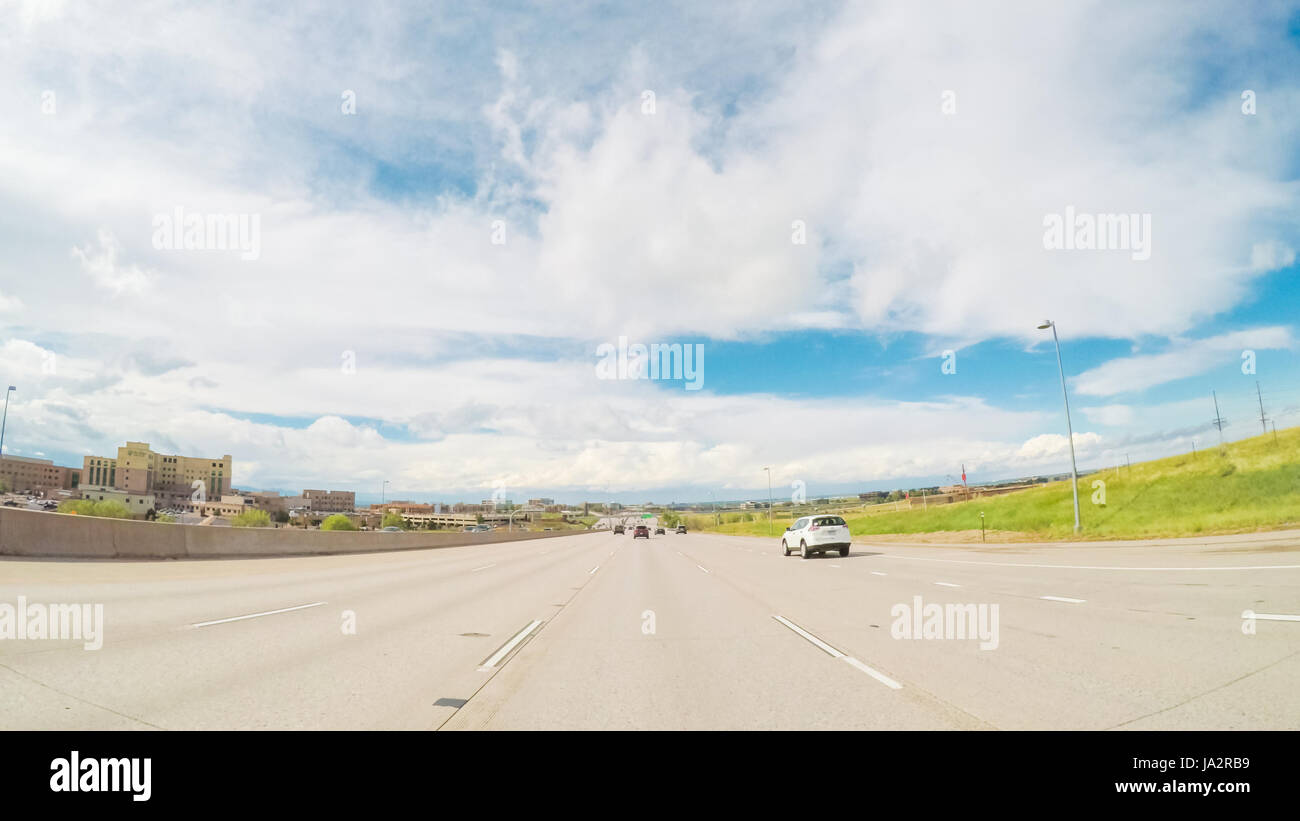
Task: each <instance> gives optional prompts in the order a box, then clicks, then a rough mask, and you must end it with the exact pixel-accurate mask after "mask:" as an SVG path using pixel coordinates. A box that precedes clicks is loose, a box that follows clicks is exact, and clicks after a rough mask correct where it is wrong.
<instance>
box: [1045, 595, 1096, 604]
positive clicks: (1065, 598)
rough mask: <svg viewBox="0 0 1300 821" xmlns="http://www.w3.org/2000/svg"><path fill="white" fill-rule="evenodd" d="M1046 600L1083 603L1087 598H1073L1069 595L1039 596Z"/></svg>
mask: <svg viewBox="0 0 1300 821" xmlns="http://www.w3.org/2000/svg"><path fill="white" fill-rule="evenodd" d="M1038 598H1040V599H1043V600H1044V601H1063V602H1065V603H1066V604H1083V603H1084V602H1086V601H1087V599H1071V598H1069V597H1068V596H1039V597H1038Z"/></svg>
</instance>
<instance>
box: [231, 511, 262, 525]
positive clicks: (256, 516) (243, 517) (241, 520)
mask: <svg viewBox="0 0 1300 821" xmlns="http://www.w3.org/2000/svg"><path fill="white" fill-rule="evenodd" d="M230 526H231V527H270V526H271V514H269V513H267V512H266V511H265V510H245V511H244V512H243V513H239V514H236V515H235V516H232V517H230Z"/></svg>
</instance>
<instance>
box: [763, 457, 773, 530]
mask: <svg viewBox="0 0 1300 821" xmlns="http://www.w3.org/2000/svg"><path fill="white" fill-rule="evenodd" d="M763 470H765V471H767V535H769V536H771V535H772V469H771V468H770V467H766V468H763Z"/></svg>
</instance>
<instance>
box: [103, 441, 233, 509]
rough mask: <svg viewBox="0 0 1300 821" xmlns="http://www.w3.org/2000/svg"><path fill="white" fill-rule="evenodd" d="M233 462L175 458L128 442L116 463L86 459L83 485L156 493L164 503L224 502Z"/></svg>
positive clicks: (142, 444) (109, 460)
mask: <svg viewBox="0 0 1300 821" xmlns="http://www.w3.org/2000/svg"><path fill="white" fill-rule="evenodd" d="M232 462H233V460H232V459H231V457H230V455H229V454H226V455H225V456H222V457H221V458H220V459H210V458H206V457H201V456H174V455H171V454H166V453H156V452H154V450H153V449H152V448H150V447H149V444H148V443H147V442H127V443H126V445H125V446H124V447H120V448H118V449H117V458H115V459H114V458H112V457H108V456H87V457H85V459H84V462H83V464H82V468H81V484H82V485H83V486H88V487H92V488H101V489H112V490H119V491H123V492H126V493H132V494H136V495H142V494H148V493H154V494H157V495H158V496H159V497H160V499H161V500H164V503H171V502H173V501H176V502H181V501H189V500H191V499H194V498H195V497H196V495H197V496H201V500H206V499H220V498H221V497H222V496H223V495H225V494H228V493H229V492H230V482H231V473H232ZM200 489H201V490H202V493H201V494H199V493H198V491H199V490H200Z"/></svg>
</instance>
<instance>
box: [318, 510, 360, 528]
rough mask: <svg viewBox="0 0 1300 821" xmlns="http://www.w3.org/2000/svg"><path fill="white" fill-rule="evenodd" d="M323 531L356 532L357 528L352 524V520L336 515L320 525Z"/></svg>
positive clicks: (340, 514) (339, 514)
mask: <svg viewBox="0 0 1300 821" xmlns="http://www.w3.org/2000/svg"><path fill="white" fill-rule="evenodd" d="M320 529H321V530H356V529H357V526H356V525H354V524H352V520H351V519H349V518H348V517H347V516H344V515H343V514H342V513H335V514H334V515H333V516H329V517H327V518H326V519H325V521H323V522H321V524H320Z"/></svg>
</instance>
